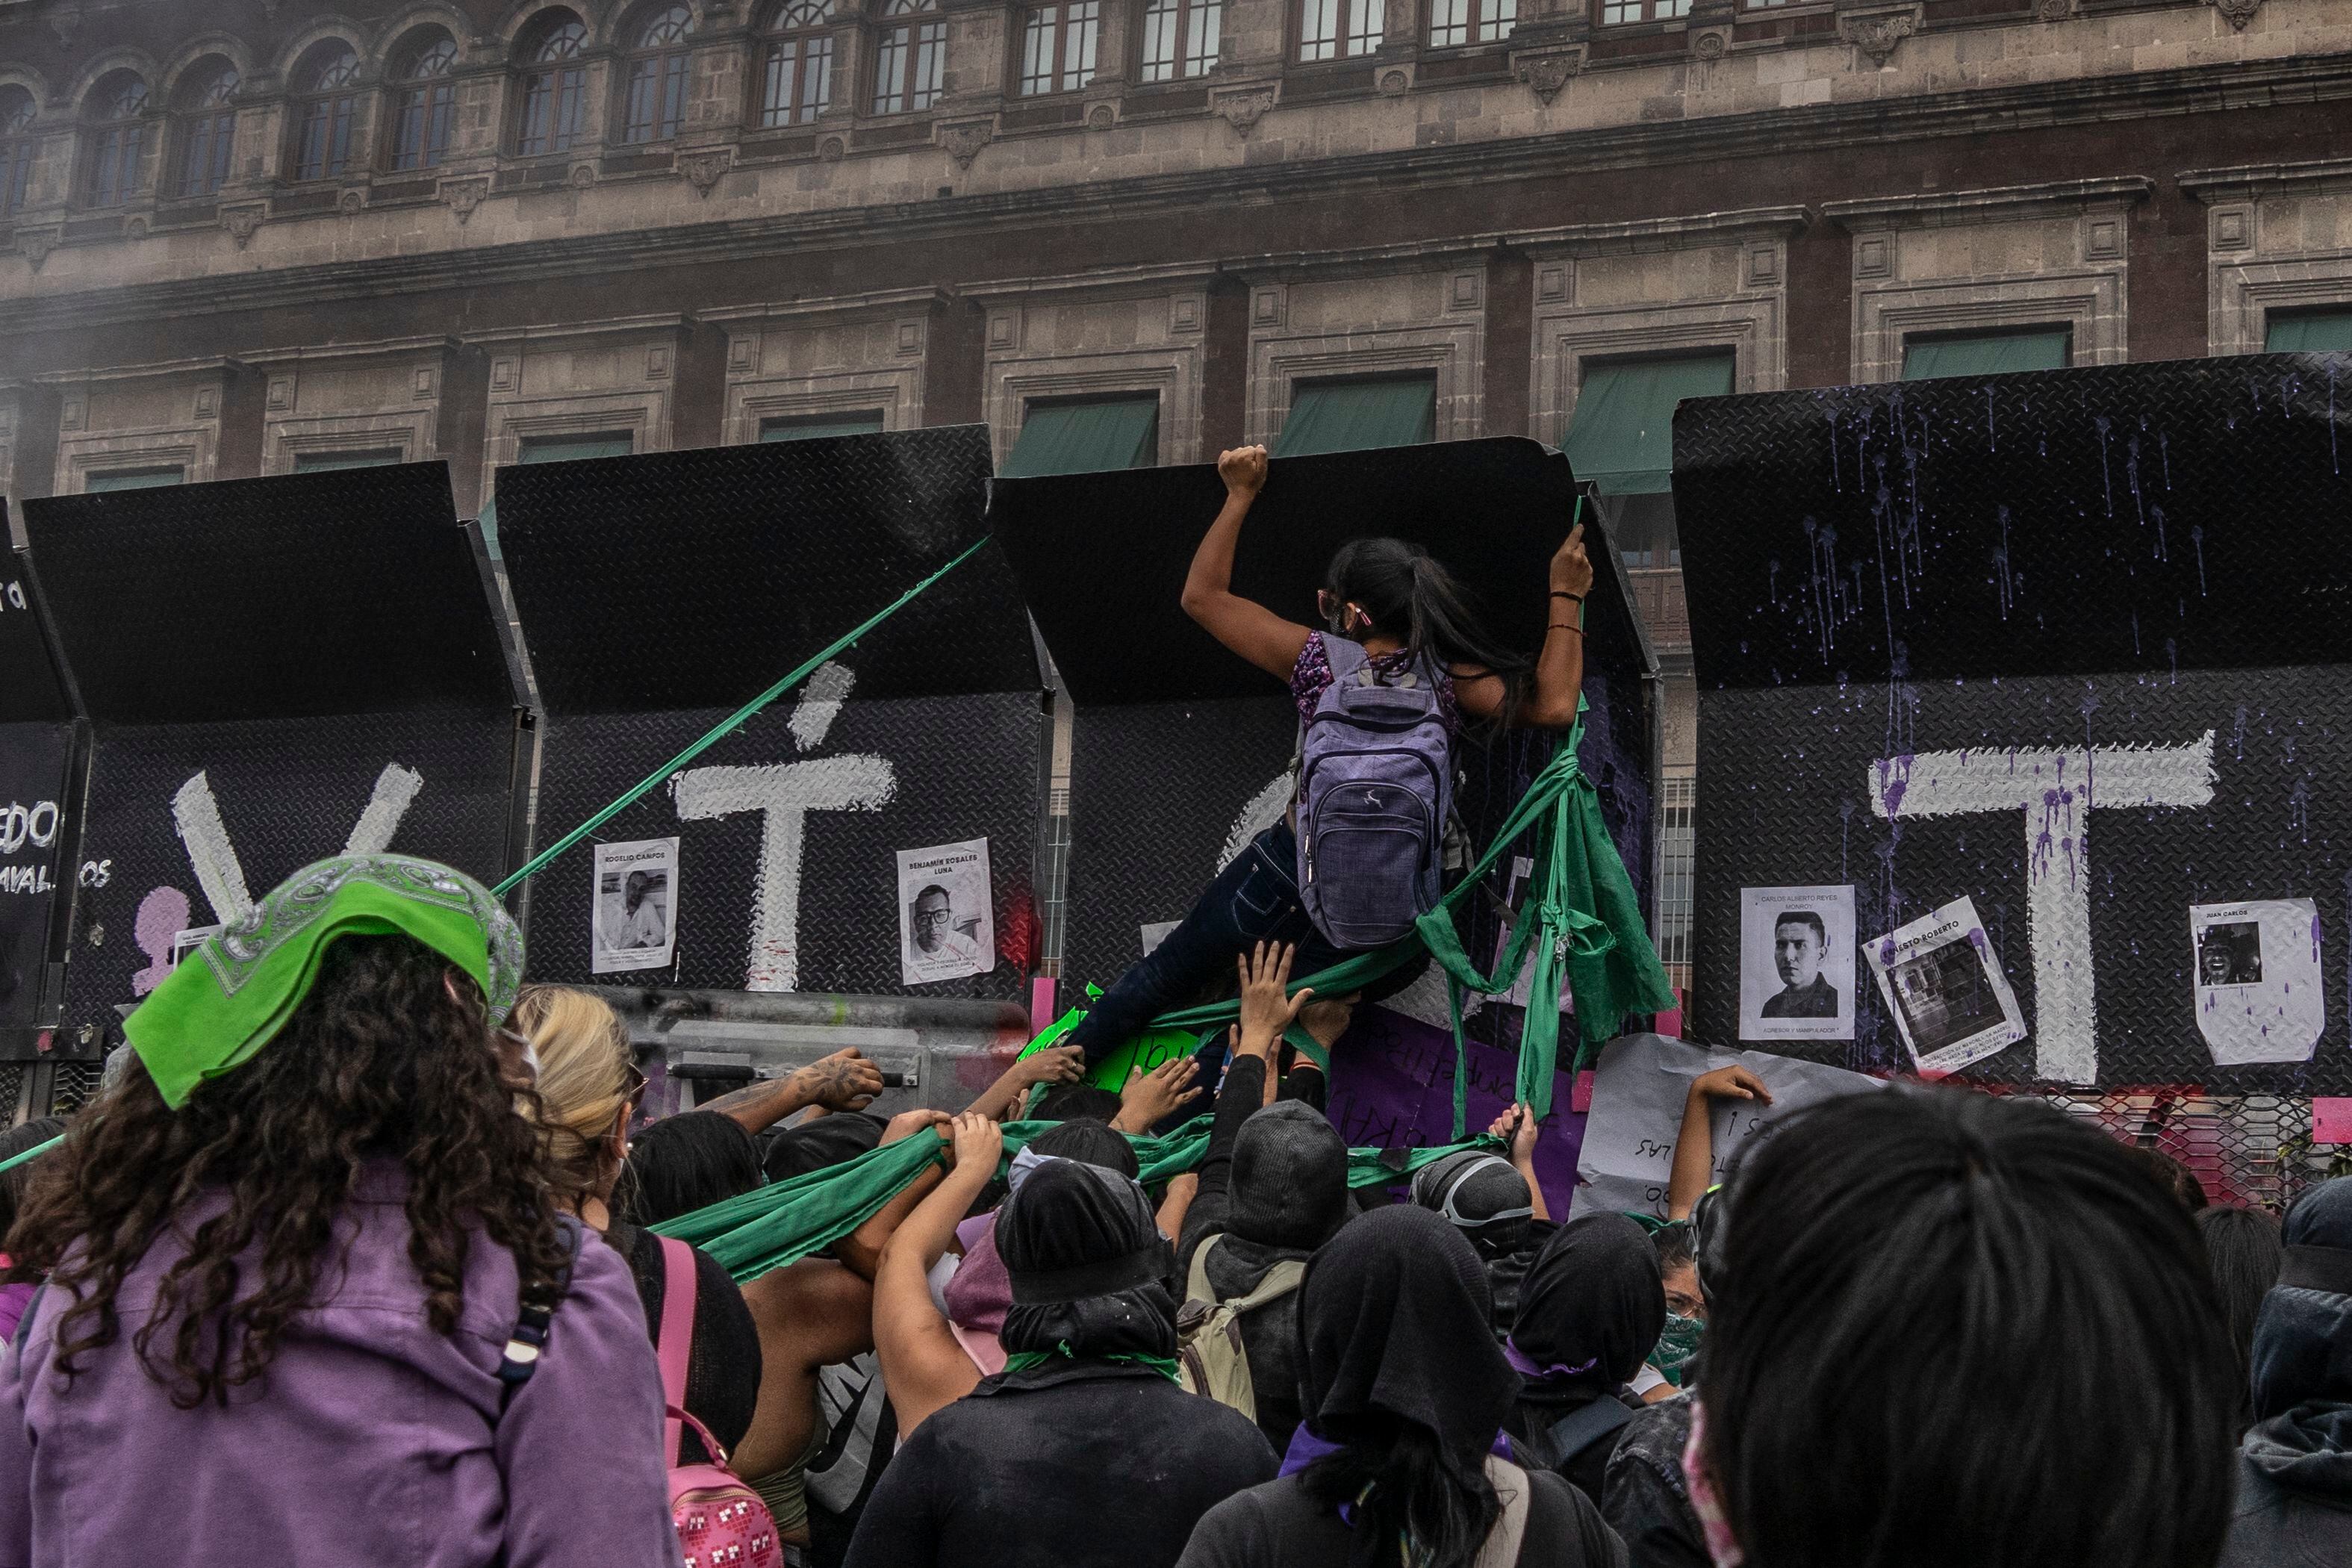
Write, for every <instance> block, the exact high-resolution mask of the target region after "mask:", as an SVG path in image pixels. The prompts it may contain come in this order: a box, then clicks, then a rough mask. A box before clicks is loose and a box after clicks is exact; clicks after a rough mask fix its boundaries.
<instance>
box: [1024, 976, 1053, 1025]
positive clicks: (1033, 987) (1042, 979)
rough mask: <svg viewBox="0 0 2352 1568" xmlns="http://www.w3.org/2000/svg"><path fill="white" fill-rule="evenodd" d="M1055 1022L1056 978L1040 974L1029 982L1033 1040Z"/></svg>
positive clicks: (1030, 1021) (1030, 1019) (1030, 1022)
mask: <svg viewBox="0 0 2352 1568" xmlns="http://www.w3.org/2000/svg"><path fill="white" fill-rule="evenodd" d="M1053 1021H1054V977H1053V976H1052V975H1050V974H1040V975H1036V976H1034V977H1033V978H1032V979H1031V980H1030V982H1029V1033H1030V1036H1031V1037H1032V1038H1034V1037H1036V1036H1037V1035H1039V1034H1042V1033H1043V1032H1044V1031H1045V1026H1046V1025H1048V1024H1050V1023H1052V1022H1053Z"/></svg>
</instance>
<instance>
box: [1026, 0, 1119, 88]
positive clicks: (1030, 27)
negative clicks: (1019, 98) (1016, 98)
mask: <svg viewBox="0 0 2352 1568" xmlns="http://www.w3.org/2000/svg"><path fill="white" fill-rule="evenodd" d="M1101 27H1102V5H1101V0H1065V3H1064V4H1061V5H1040V6H1038V7H1037V8H1036V9H1035V10H1034V11H1032V12H1030V13H1029V20H1028V23H1027V25H1026V26H1024V28H1023V30H1022V37H1021V90H1022V92H1024V94H1031V95H1034V94H1036V93H1041V92H1076V91H1077V90H1078V89H1080V88H1082V87H1084V86H1086V85H1087V79H1088V78H1089V77H1092V76H1093V75H1094V74H1095V41H1096V38H1097V36H1098V35H1099V33H1100V31H1101Z"/></svg>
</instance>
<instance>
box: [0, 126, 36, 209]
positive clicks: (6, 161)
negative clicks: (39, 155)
mask: <svg viewBox="0 0 2352 1568" xmlns="http://www.w3.org/2000/svg"><path fill="white" fill-rule="evenodd" d="M32 177H33V144H32V143H31V142H0V216H6V215H7V214H9V213H13V212H15V211H16V209H17V208H19V207H21V206H23V205H25V192H26V187H27V186H28V185H29V184H30V183H31V181H32Z"/></svg>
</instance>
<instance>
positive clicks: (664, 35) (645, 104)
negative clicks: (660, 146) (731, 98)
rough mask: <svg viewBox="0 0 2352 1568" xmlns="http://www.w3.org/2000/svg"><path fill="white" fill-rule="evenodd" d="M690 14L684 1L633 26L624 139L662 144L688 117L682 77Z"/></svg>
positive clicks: (684, 77)
mask: <svg viewBox="0 0 2352 1568" xmlns="http://www.w3.org/2000/svg"><path fill="white" fill-rule="evenodd" d="M693 26H694V13H693V12H692V11H690V10H688V8H687V7H686V6H684V5H668V6H665V7H663V8H662V9H661V10H659V11H657V12H656V13H655V14H654V15H653V16H652V17H650V18H649V19H648V20H647V21H646V24H645V26H642V27H640V28H639V29H638V30H637V42H636V48H635V52H633V53H632V54H631V55H630V56H629V104H628V112H627V113H626V114H625V115H623V116H622V117H621V140H622V141H624V142H665V141H667V140H668V139H669V138H670V137H673V136H675V135H677V128H678V123H679V122H680V121H683V120H684V119H685V118H686V77H687V68H688V64H689V63H690V61H689V59H688V54H687V50H686V35H687V34H688V31H690V30H691V29H692V28H693Z"/></svg>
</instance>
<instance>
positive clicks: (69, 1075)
mask: <svg viewBox="0 0 2352 1568" xmlns="http://www.w3.org/2000/svg"><path fill="white" fill-rule="evenodd" d="M105 1070H106V1064H105V1063H104V1062H59V1063H58V1076H57V1080H56V1081H55V1082H54V1083H53V1084H51V1085H50V1088H49V1110H48V1113H49V1114H50V1115H51V1116H69V1115H71V1114H72V1113H73V1112H75V1111H77V1110H80V1109H81V1108H82V1107H83V1106H85V1105H87V1104H89V1100H90V1097H91V1096H93V1095H95V1094H96V1093H97V1092H98V1080H99V1077H100V1074H102V1073H104V1072H105Z"/></svg>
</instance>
